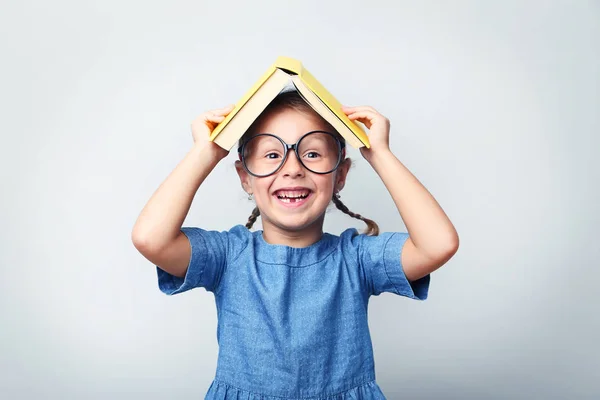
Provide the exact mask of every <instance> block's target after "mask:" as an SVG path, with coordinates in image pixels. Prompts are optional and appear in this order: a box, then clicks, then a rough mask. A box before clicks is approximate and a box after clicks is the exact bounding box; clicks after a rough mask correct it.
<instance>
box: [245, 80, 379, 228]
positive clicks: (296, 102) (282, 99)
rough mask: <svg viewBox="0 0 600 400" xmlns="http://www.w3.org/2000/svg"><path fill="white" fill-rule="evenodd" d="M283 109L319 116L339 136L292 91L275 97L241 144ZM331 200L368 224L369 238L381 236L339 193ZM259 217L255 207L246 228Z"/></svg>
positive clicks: (327, 124) (325, 122)
mask: <svg viewBox="0 0 600 400" xmlns="http://www.w3.org/2000/svg"><path fill="white" fill-rule="evenodd" d="M281 109H293V110H298V111H302V112H307V113H312V114H314V115H316V116H318V117H319V118H320V119H321V120H322V122H323V123H324V124H325V126H326V127H327V128H328V129H329V130H330V131H331V132H333V133H336V134H337V131H336V130H335V129H334V128H333V127H332V126H331V125H330V124H329V123H328V122H327V121H325V120H324V119H323V118H322V117H321V116H320V115H319V114H317V113H316V112H315V111H314V110H313V109H312V107H311V106H310V105H309V104H308V103H307V102H306V101H305V100H304V99H303V98H302V96H300V94H299V93H298V92H297V91H295V90H291V91H288V92H284V93H280V94H279V95H278V96H277V97H275V99H274V100H273V101H272V102H271V103H270V104H269V105H268V106H267V107H266V108H265V110H264V111H263V112H262V113H261V115H260V116H259V117H258V118H257V119H256V121H254V122H253V123H252V125H251V126H250V127H249V128H248V130H247V131H246V133H244V135H243V136H242V138H241V139H240V144H242V143H243V141H244V140H245V139H246V138H247V137H248V136H249V135H252V134H253V133H254V132H255V130H256V126H257V125H258V124H259V123H260V121H261V120H262V118H264V117H265V116H266V115H267V114H270V113H271V112H273V111H275V110H281ZM338 138H339V139H340V140H341V141H344V138H343V137H342V136H341V135H339V134H338ZM331 200H332V201H333V204H335V206H336V207H337V209H338V210H340V211H341V212H343V213H344V214H347V215H349V216H351V217H352V218H356V219H360V220H361V221H363V222H364V223H365V224H367V229H366V230H365V232H364V233H365V234H366V235H369V236H377V235H379V226H378V225H377V224H376V223H375V221H373V220H370V219H368V218H365V217H363V216H362V215H360V214H356V213H353V212H352V211H350V210H349V209H348V207H347V206H346V205H345V204H344V203H342V201H341V200H340V195H339V194H338V193H334V194H333V196H332V198H331ZM259 216H260V210H259V209H258V207H254V210H252V213H251V214H250V217H248V222H246V228H248V229H250V228H252V226H253V225H254V223H255V222H256V219H257V218H258V217H259Z"/></svg>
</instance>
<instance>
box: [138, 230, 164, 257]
mask: <svg viewBox="0 0 600 400" xmlns="http://www.w3.org/2000/svg"><path fill="white" fill-rule="evenodd" d="M131 242H132V243H133V246H134V247H135V248H136V249H137V251H139V252H140V253H141V254H143V255H144V256H146V255H147V254H155V253H156V252H158V251H159V249H160V246H158V244H157V243H156V241H155V240H153V239H152V235H149V234H147V233H146V232H142V231H141V230H140V229H136V228H135V227H134V228H133V230H132V232H131Z"/></svg>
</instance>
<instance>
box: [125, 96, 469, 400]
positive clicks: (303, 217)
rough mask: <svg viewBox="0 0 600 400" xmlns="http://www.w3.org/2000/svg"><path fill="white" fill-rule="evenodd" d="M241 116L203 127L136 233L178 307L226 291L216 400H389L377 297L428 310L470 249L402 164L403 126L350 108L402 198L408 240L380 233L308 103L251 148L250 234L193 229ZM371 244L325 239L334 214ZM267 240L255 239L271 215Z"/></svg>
mask: <svg viewBox="0 0 600 400" xmlns="http://www.w3.org/2000/svg"><path fill="white" fill-rule="evenodd" d="M232 109H233V108H232V106H229V107H226V108H223V109H219V110H213V111H211V112H207V113H204V114H202V115H201V116H200V117H199V118H198V119H196V120H195V121H194V122H193V123H192V133H193V138H194V146H193V148H192V150H191V151H190V152H189V153H188V154H187V155H186V156H185V158H184V159H183V161H181V163H180V164H179V165H178V166H177V167H176V168H175V170H174V171H173V172H172V173H171V174H170V175H169V177H168V178H167V179H166V180H165V181H164V182H163V183H162V184H161V185H160V187H159V188H158V190H157V191H156V192H155V193H154V194H153V196H152V198H151V199H150V200H149V201H148V204H146V206H145V207H144V209H143V210H142V212H141V214H140V216H139V218H138V220H137V222H136V224H135V226H134V228H133V232H132V240H133V243H134V245H135V247H136V248H137V249H138V251H139V252H140V253H141V254H142V255H143V256H144V257H146V258H147V259H148V260H149V261H150V262H152V263H153V264H155V265H156V266H157V272H158V282H159V288H160V290H162V291H163V292H164V293H166V294H169V295H172V294H176V293H181V292H184V291H187V290H189V289H192V288H196V287H204V288H205V290H207V291H210V292H213V294H214V296H215V302H216V307H217V315H218V328H217V342H218V344H219V356H218V361H217V370H216V374H215V376H214V380H213V381H212V384H211V385H210V387H209V388H208V391H207V392H206V396H205V399H219V400H222V399H250V400H282V399H304V400H308V399H327V400H349V399H371V400H375V399H385V396H384V395H383V393H382V391H381V389H380V387H379V386H378V384H377V383H376V381H375V367H374V360H373V350H372V343H371V337H370V333H369V327H368V323H367V322H368V320H367V306H368V301H369V297H370V296H371V295H375V296H376V295H379V294H380V293H382V292H391V293H395V294H397V295H400V296H406V297H408V298H412V299H419V300H424V299H426V298H427V293H428V288H429V281H430V274H431V272H433V271H434V270H436V269H437V268H439V267H440V266H441V265H443V264H444V263H446V261H447V260H448V259H450V257H452V256H453V255H454V253H455V252H456V251H457V248H458V236H457V233H456V231H455V229H454V226H453V225H452V223H451V222H450V221H449V220H448V218H447V217H446V215H445V213H444V212H443V211H442V209H441V208H440V207H439V205H438V204H437V202H436V201H435V199H434V198H433V197H432V196H431V195H430V194H429V193H428V192H427V190H426V189H425V188H424V187H423V186H422V185H421V184H420V183H419V181H418V180H417V179H416V178H415V177H414V176H413V175H412V174H411V173H410V172H409V171H408V170H407V169H406V167H404V165H403V164H402V163H401V162H400V161H399V160H398V159H397V158H396V157H395V156H394V155H393V154H392V152H391V151H390V148H389V145H388V139H389V129H390V124H389V121H388V120H387V119H386V118H385V117H384V116H382V115H381V114H379V113H378V112H377V111H376V110H374V109H373V108H371V107H344V109H343V111H344V112H345V113H346V114H347V115H348V117H349V118H350V119H352V120H358V121H361V122H363V123H364V124H365V126H367V128H368V129H369V139H370V142H371V145H372V146H371V148H370V149H366V148H361V150H360V151H361V153H362V155H363V157H364V158H365V159H366V160H367V161H368V162H369V163H370V165H371V166H372V167H373V168H374V169H375V171H376V172H377V174H378V175H379V176H380V177H381V179H382V180H383V182H384V184H385V186H386V188H387V189H388V190H389V192H390V194H391V196H392V198H393V200H394V202H395V204H396V206H397V208H398V211H399V212H400V216H401V218H402V219H403V221H404V222H405V223H406V227H407V230H408V233H402V232H390V233H383V234H381V235H379V234H378V230H379V229H378V227H377V225H376V224H375V223H374V222H373V221H371V220H369V219H367V218H364V217H362V216H360V215H358V214H354V213H352V212H351V211H349V210H348V208H347V207H346V206H345V205H344V204H343V203H342V201H341V200H340V195H339V192H340V191H341V190H342V188H343V187H344V183H345V181H346V176H347V174H348V169H349V168H350V160H349V159H348V158H346V157H345V143H344V140H343V138H342V137H341V136H340V135H339V134H338V133H337V132H335V131H334V129H333V128H332V127H331V126H330V125H328V124H327V123H326V122H325V121H324V120H323V119H322V118H321V117H320V116H319V115H318V114H316V113H315V112H314V111H313V110H312V109H311V108H310V106H309V105H308V104H306V103H305V102H304V101H303V100H302V99H301V98H300V97H299V96H298V94H297V93H296V92H295V91H290V92H284V93H282V94H280V95H279V96H278V97H277V98H276V99H275V100H274V101H273V102H272V103H271V105H270V106H269V107H268V108H267V109H266V110H265V111H264V112H263V113H262V114H261V116H260V117H259V118H258V119H257V120H256V121H255V122H254V123H253V125H252V126H251V127H250V129H249V130H248V131H247V132H246V133H245V134H244V136H243V137H242V139H241V140H240V147H239V149H238V155H239V160H238V161H236V170H237V173H238V175H239V177H240V181H241V184H242V187H243V189H244V190H245V191H246V192H247V193H248V194H249V196H251V197H253V198H254V200H255V202H256V208H255V209H254V211H253V212H252V214H251V216H250V218H249V219H248V223H247V224H246V226H242V225H238V226H235V227H233V228H231V229H230V230H228V231H223V232H217V231H210V230H204V229H201V228H194V227H184V228H182V223H183V221H184V219H185V217H186V215H187V213H188V211H189V208H190V205H191V202H192V199H193V197H194V195H195V193H196V191H197V190H198V188H199V186H200V185H201V184H202V182H203V181H204V179H205V178H206V177H207V175H208V174H209V173H210V172H211V171H212V169H213V168H214V167H215V165H216V164H217V163H218V162H219V161H220V160H221V159H223V158H224V157H225V156H226V155H227V154H228V152H227V151H225V150H223V149H221V148H220V147H218V146H217V145H216V144H214V143H213V142H209V141H208V140H207V138H208V136H209V134H210V132H211V131H212V129H213V128H214V127H215V126H216V125H217V124H218V123H219V122H221V121H222V120H223V119H224V117H225V116H226V115H227V114H228V113H229V112H231V110H232ZM331 201H333V203H334V204H335V205H336V207H337V208H338V209H340V210H342V211H343V212H344V213H346V214H348V215H350V216H352V217H355V218H359V219H361V220H363V221H364V222H366V224H367V231H366V232H365V233H363V234H358V233H357V232H356V230H355V229H347V230H345V231H344V232H343V233H342V234H341V235H339V236H336V235H332V234H328V233H323V220H324V217H325V211H326V209H327V207H328V205H329V203H330V202H331ZM259 215H260V217H261V218H262V225H263V230H262V231H254V232H251V231H250V228H251V227H252V225H253V223H254V222H255V221H256V219H257V218H258V216H259Z"/></svg>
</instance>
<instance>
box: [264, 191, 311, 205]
mask: <svg viewBox="0 0 600 400" xmlns="http://www.w3.org/2000/svg"><path fill="white" fill-rule="evenodd" d="M311 194H312V190H310V189H308V188H305V187H301V186H295V187H286V188H282V189H277V190H276V191H275V192H274V193H273V196H274V197H275V198H277V200H279V201H278V202H279V203H281V205H283V206H284V207H288V208H299V207H302V206H303V205H305V204H307V203H308V201H309V199H310V197H311Z"/></svg>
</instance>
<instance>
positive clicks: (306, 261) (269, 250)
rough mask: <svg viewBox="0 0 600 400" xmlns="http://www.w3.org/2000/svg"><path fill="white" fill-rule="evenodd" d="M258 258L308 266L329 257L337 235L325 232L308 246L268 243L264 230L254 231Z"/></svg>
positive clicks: (271, 262)
mask: <svg viewBox="0 0 600 400" xmlns="http://www.w3.org/2000/svg"><path fill="white" fill-rule="evenodd" d="M252 235H253V241H254V249H255V251H256V259H257V260H258V261H260V262H262V263H265V264H279V265H287V266H289V267H308V266H309V265H312V264H316V263H318V262H320V261H323V260H324V259H325V258H327V257H328V256H329V255H330V254H331V253H332V252H333V251H334V250H335V244H336V239H337V236H334V235H331V234H329V233H323V235H322V236H321V238H320V239H319V240H318V241H317V242H315V243H313V244H311V245H310V246H307V247H291V246H287V245H281V244H271V243H267V242H266V241H265V239H264V237H263V231H262V230H260V231H255V232H253V233H252Z"/></svg>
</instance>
